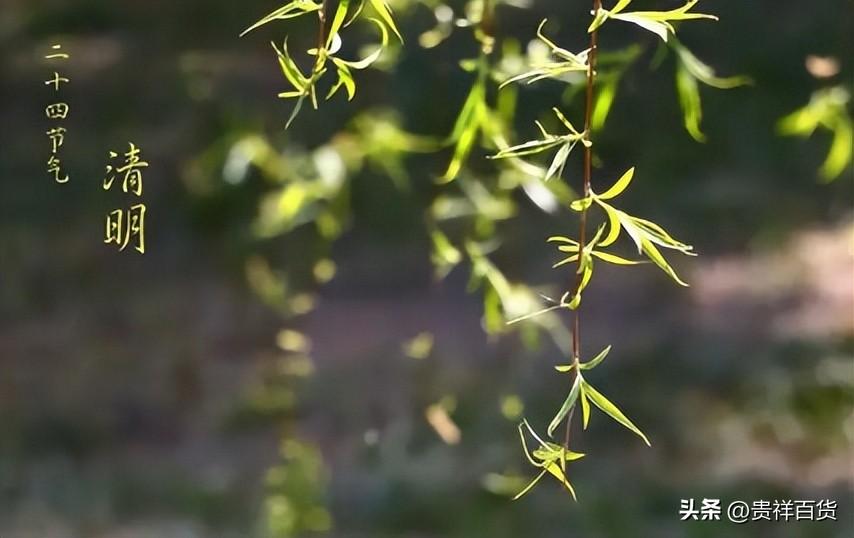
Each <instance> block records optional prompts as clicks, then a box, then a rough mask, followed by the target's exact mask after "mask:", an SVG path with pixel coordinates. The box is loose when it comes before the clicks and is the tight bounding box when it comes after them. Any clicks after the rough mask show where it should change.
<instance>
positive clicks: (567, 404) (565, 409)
mask: <svg viewBox="0 0 854 538" xmlns="http://www.w3.org/2000/svg"><path fill="white" fill-rule="evenodd" d="M581 382H582V378H581V375H580V374H576V376H575V382H574V383H573V384H572V388H571V389H570V391H569V394H568V395H567V397H566V400H564V402H563V405H561V406H560V409H559V410H558V412H557V414H556V415H555V416H554V418H553V419H552V421H551V422H550V423H549V427H548V429H547V430H546V432H547V433H548V435H549V437H551V436H552V434H553V433H554V431H555V429H556V428H557V427H558V426H560V423H561V422H562V421H563V419H564V418H565V417H566V415H567V413H569V410H570V409H572V406H574V405H575V402H576V400H578V391H579V390H580V388H581Z"/></svg>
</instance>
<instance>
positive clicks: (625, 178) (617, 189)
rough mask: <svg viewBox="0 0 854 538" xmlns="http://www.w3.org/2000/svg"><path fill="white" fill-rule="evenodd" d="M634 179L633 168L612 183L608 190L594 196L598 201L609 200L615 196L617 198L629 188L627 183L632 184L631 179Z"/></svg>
mask: <svg viewBox="0 0 854 538" xmlns="http://www.w3.org/2000/svg"><path fill="white" fill-rule="evenodd" d="M633 177H635V168H634V166H633V167H631V168H629V169H628V170H626V172H625V173H624V174H623V175H622V176H620V179H618V180H617V181H616V183H614V184H613V185H612V186H611V188H610V189H608V190H606V191H605V192H603V193H602V194H597V195H596V196H597V197H598V198H599V199H600V200H610V199H611V198H614V197H616V196H619V195H620V194H621V193H622V192H623V191H624V190H626V188H627V187H628V186H629V183H631V182H632V178H633Z"/></svg>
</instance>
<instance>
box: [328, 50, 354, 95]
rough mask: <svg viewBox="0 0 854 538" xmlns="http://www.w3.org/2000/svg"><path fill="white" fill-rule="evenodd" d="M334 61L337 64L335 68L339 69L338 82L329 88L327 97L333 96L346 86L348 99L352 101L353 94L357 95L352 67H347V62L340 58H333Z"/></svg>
mask: <svg viewBox="0 0 854 538" xmlns="http://www.w3.org/2000/svg"><path fill="white" fill-rule="evenodd" d="M332 63H333V64H335V68H336V69H337V71H338V82H336V83H335V85H334V86H332V88H331V89H330V90H329V93H328V94H327V96H326V99H329V98H331V97H332V96H333V95H335V93H336V92H337V91H338V90H339V89H340V88H341V87H344V88H345V89H346V90H347V100H348V101H351V100H352V99H353V96H355V95H356V81H355V80H353V74H352V73H351V72H350V68H349V67H347V62H345V61H343V60H340V59H338V58H332Z"/></svg>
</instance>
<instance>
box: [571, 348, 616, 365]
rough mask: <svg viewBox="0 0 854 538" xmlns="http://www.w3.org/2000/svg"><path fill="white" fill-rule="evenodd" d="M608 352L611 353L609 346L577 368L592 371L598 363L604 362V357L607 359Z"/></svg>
mask: <svg viewBox="0 0 854 538" xmlns="http://www.w3.org/2000/svg"><path fill="white" fill-rule="evenodd" d="M610 352H611V346H608V347H606V348H605V349H603V350H602V351H600V352H599V354H598V355H596V356H595V357H593V358H592V359H590V360H589V361H587V362H582V363H581V364H580V365H579V366H578V367H579V368H581V369H582V370H592V369H593V368H596V366H598V365H599V363H600V362H602V361H603V360H605V357H607V356H608V353H610Z"/></svg>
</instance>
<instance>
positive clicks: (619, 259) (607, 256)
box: [592, 250, 644, 265]
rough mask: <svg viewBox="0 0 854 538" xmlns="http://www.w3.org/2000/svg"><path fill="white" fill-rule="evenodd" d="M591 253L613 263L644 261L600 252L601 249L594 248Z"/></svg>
mask: <svg viewBox="0 0 854 538" xmlns="http://www.w3.org/2000/svg"><path fill="white" fill-rule="evenodd" d="M592 254H593V255H594V256H595V257H597V258H599V259H600V260H602V261H606V262H608V263H613V264H614V265H639V264H642V263H644V262H643V261H640V260H628V259H626V258H623V257H620V256H617V255H615V254H611V253H609V252H602V251H601V250H594V251H593V252H592Z"/></svg>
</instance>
